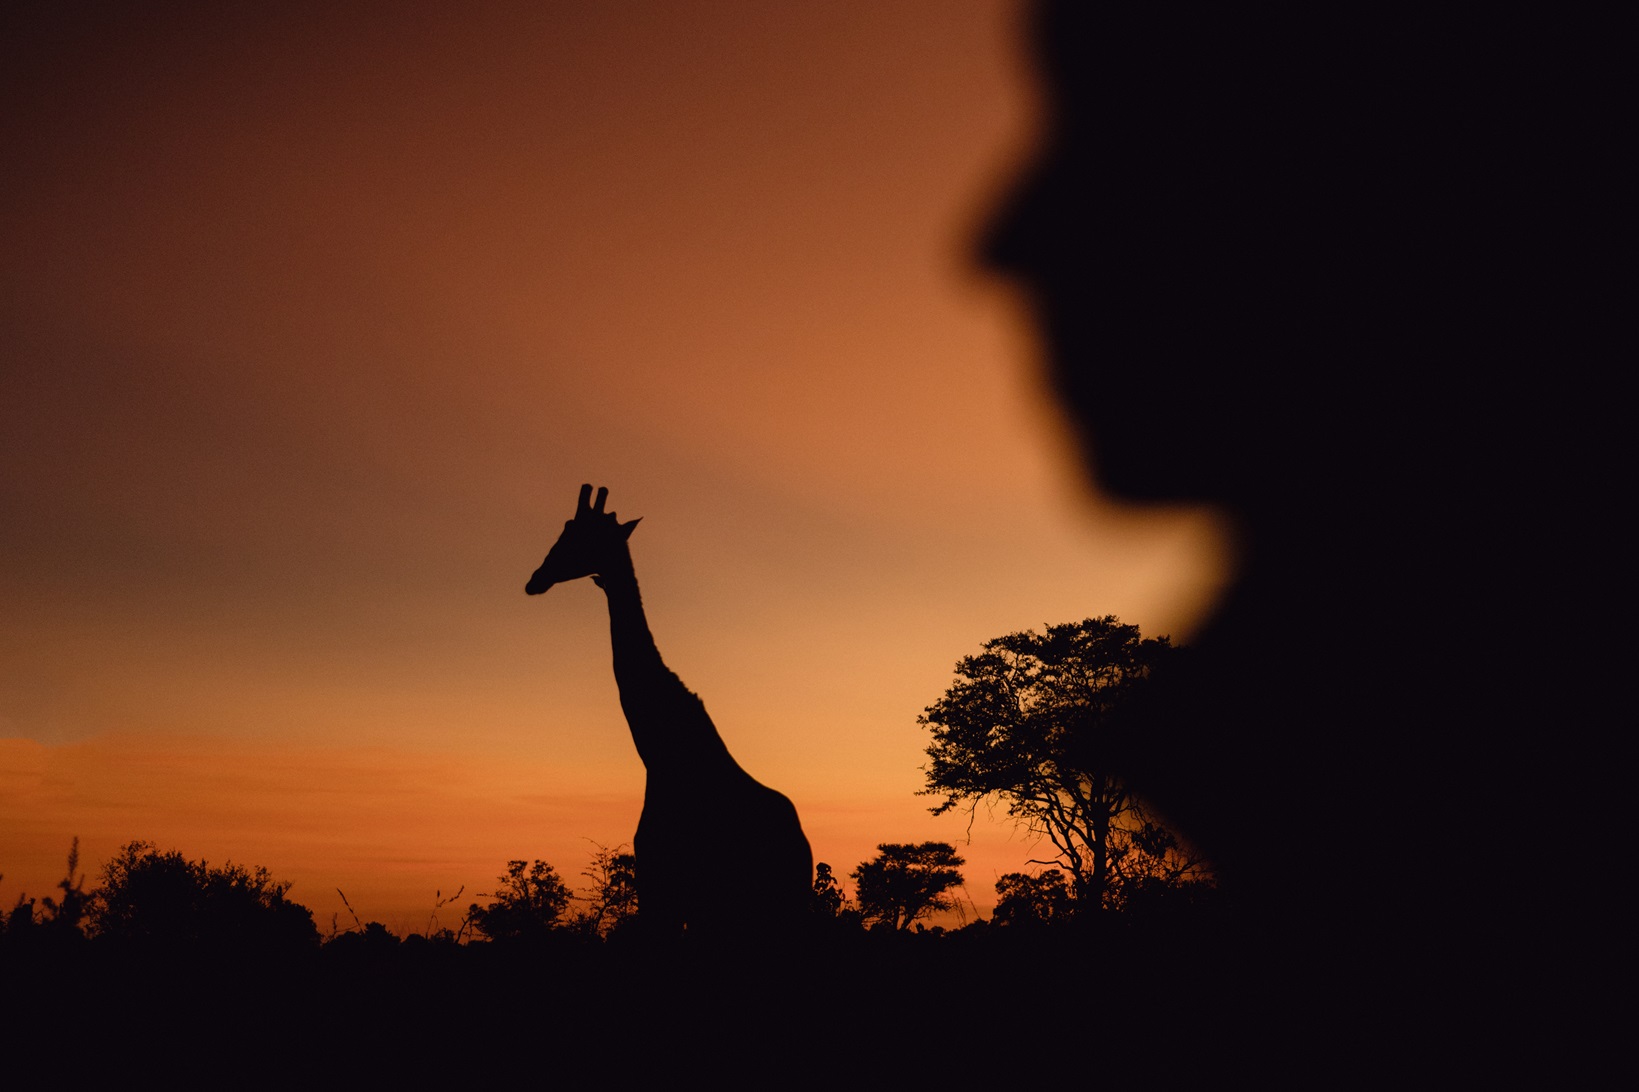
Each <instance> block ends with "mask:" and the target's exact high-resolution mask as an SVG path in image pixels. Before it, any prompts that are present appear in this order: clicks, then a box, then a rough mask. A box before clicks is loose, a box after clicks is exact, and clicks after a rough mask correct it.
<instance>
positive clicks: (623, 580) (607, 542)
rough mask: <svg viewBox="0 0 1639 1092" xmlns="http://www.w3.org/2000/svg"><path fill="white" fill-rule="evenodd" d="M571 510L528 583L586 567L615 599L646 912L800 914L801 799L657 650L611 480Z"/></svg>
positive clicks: (677, 928)
mask: <svg viewBox="0 0 1639 1092" xmlns="http://www.w3.org/2000/svg"><path fill="white" fill-rule="evenodd" d="M591 492H592V487H591V486H590V485H584V486H582V487H581V493H580V503H579V505H578V507H577V509H576V512H575V518H574V519H572V520H570V521H569V522H567V523H565V524H564V530H563V534H562V535H561V536H560V537H559V539H558V541H557V543H556V544H555V545H553V547H552V549H551V551H550V552H549V553H548V554H547V556H546V560H545V561H543V562H542V563H541V567H540V568H539V569H537V570H536V571H535V574H534V575H533V576H532V577H530V580H529V583H528V584H527V585H526V586H525V589H524V590H525V591H526V592H528V593H529V594H531V595H539V594H540V593H542V592H544V591H546V590H547V588H549V587H551V586H552V585H553V584H558V583H562V582H564V581H566V580H574V579H579V578H580V577H583V576H590V577H592V578H593V580H594V581H595V582H596V583H597V584H598V586H599V587H601V588H602V589H603V591H604V594H605V596H606V597H607V598H608V602H609V637H610V646H611V650H612V652H613V658H614V670H615V683H616V685H617V686H618V687H619V690H620V705H621V709H622V711H623V712H624V713H625V714H626V723H627V725H628V727H629V728H630V729H631V732H632V742H633V743H634V744H635V745H636V747H637V752H638V757H639V758H641V759H642V760H643V765H644V768H645V769H646V771H647V774H648V778H647V784H646V787H645V790H644V799H643V815H642V817H641V818H640V819H639V821H638V826H637V836H636V837H635V838H634V839H633V851H634V855H635V856H636V858H637V886H638V910H639V914H640V918H641V920H642V921H643V922H644V923H645V928H646V929H648V930H649V931H651V932H656V933H661V934H673V935H674V934H677V933H681V932H683V931H684V930H685V929H686V930H687V931H688V932H689V933H690V934H691V935H692V934H700V935H707V936H719V937H737V936H738V937H743V936H747V935H756V934H759V933H764V932H769V933H773V932H778V931H781V930H782V929H786V928H789V927H790V926H791V925H792V924H794V923H795V922H797V921H798V920H800V918H801V916H802V914H803V913H804V911H805V909H806V906H807V900H808V895H809V891H810V885H811V882H812V879H813V856H812V853H811V851H810V849H809V846H808V839H807V838H806V837H805V836H804V834H803V832H802V824H801V822H800V821H799V820H798V818H797V811H796V808H795V807H793V806H792V804H791V801H790V800H788V799H786V798H785V797H784V796H783V795H781V794H780V793H778V792H775V791H774V790H773V789H770V788H768V787H767V786H766V785H763V784H761V783H760V782H758V781H757V780H756V779H755V778H753V777H752V776H751V775H750V774H748V773H746V772H745V770H743V769H742V768H741V767H740V765H739V763H737V762H735V761H734V758H733V756H732V755H730V754H729V751H728V747H727V746H726V745H725V744H724V743H723V740H722V737H721V736H720V735H718V733H717V728H716V726H715V725H714V724H712V722H711V718H710V716H708V715H707V713H706V708H705V705H704V704H703V703H702V702H701V701H700V699H699V698H698V697H696V696H695V695H694V694H693V693H691V692H690V691H689V689H688V688H687V687H685V686H684V685H683V682H682V680H681V679H679V678H678V677H677V676H676V675H675V674H674V673H673V672H672V671H671V670H670V669H669V668H667V667H666V664H665V662H664V661H663V660H662V659H661V657H660V651H659V649H658V648H656V646H655V643H654V638H653V636H652V635H651V634H650V632H649V626H648V620H647V618H646V616H645V615H644V612H643V602H642V598H641V597H640V595H639V594H638V588H637V576H636V573H635V571H634V570H633V567H632V557H631V550H630V548H629V547H628V545H627V540H628V539H629V538H630V537H631V534H632V531H633V530H635V529H636V527H637V521H636V520H632V521H631V522H630V523H624V524H623V523H620V522H619V521H618V520H616V519H615V516H614V513H612V512H608V513H606V512H604V510H603V507H604V502H605V500H606V499H607V496H608V490H607V489H599V490H598V495H597V502H596V504H595V505H594V504H591V503H589V500H590V497H591Z"/></svg>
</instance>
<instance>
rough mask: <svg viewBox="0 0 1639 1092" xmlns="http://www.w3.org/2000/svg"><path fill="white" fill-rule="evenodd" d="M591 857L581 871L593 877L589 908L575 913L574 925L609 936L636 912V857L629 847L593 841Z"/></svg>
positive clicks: (584, 874)
mask: <svg viewBox="0 0 1639 1092" xmlns="http://www.w3.org/2000/svg"><path fill="white" fill-rule="evenodd" d="M592 844H593V845H594V846H596V848H595V849H594V850H593V851H592V860H591V861H590V862H589V863H588V864H587V866H586V867H585V868H583V869H581V873H580V874H581V875H582V876H585V877H586V878H587V879H588V880H590V881H592V894H591V896H590V897H589V898H588V900H587V901H588V905H587V907H586V909H584V910H582V911H580V912H579V913H577V914H576V915H575V922H574V924H575V928H577V929H580V930H584V931H585V932H588V933H592V934H594V935H596V936H599V937H608V936H609V934H610V933H613V932H614V931H615V930H616V929H618V928H620V927H621V925H623V924H624V923H625V922H627V921H628V920H630V919H631V918H632V917H634V916H635V915H636V914H637V858H636V857H635V856H634V855H632V854H630V853H623V852H621V851H622V850H624V849H625V848H626V847H625V846H616V847H615V848H614V849H610V848H609V847H608V846H605V845H599V844H598V843H596V842H594V843H592Z"/></svg>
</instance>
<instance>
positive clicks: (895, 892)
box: [849, 842, 966, 930]
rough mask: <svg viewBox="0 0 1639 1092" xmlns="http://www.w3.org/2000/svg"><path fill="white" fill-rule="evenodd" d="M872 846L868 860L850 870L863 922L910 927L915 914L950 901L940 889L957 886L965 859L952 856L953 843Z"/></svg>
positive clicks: (941, 907)
mask: <svg viewBox="0 0 1639 1092" xmlns="http://www.w3.org/2000/svg"><path fill="white" fill-rule="evenodd" d="M876 848H877V850H878V853H877V855H876V857H875V858H874V859H873V860H870V861H865V862H863V863H861V864H860V866H859V867H858V868H856V869H854V870H853V872H851V873H849V876H850V877H851V878H852V879H853V881H854V897H855V899H857V900H858V902H859V909H860V911H861V913H863V914H864V917H865V920H866V921H868V922H876V923H882V924H886V925H888V926H890V927H892V928H894V929H900V930H903V929H909V928H910V925H911V922H913V921H915V920H916V919H917V918H919V917H922V916H924V915H926V914H931V913H933V912H934V911H936V910H949V909H951V907H953V906H954V905H955V903H954V901H953V900H952V899H951V898H950V897H949V896H947V895H946V894H945V892H946V891H948V890H950V889H951V888H953V887H959V886H960V885H961V883H962V873H961V872H960V871H959V870H960V868H961V866H962V865H963V864H964V863H966V862H964V861H963V860H962V858H961V857H958V856H957V855H956V847H955V846H953V845H951V844H950V843H949V842H922V843H921V844H919V845H900V844H894V843H887V842H885V843H883V844H882V845H879V846H877V847H876Z"/></svg>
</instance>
